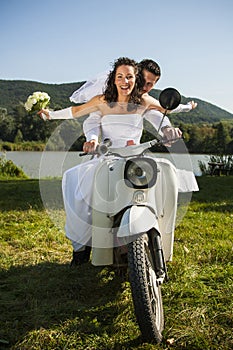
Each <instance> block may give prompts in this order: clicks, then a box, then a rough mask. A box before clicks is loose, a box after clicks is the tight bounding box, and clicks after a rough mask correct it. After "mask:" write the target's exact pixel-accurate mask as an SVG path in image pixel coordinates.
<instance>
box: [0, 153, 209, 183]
mask: <svg viewBox="0 0 233 350" xmlns="http://www.w3.org/2000/svg"><path fill="white" fill-rule="evenodd" d="M1 155H2V152H0V156H1ZM5 155H6V158H7V159H8V160H12V161H13V162H14V163H15V164H16V165H17V166H19V167H20V168H22V169H23V171H24V172H25V174H27V175H28V176H29V177H30V178H32V179H38V178H46V177H61V176H62V175H63V173H64V171H65V170H67V169H69V168H71V167H73V166H75V165H77V164H79V163H81V162H83V161H86V160H87V159H90V157H89V158H88V157H80V156H79V152H6V153H5ZM153 155H154V156H156V157H160V158H161V157H162V158H168V159H170V160H171V161H172V162H173V163H174V164H175V165H176V166H177V167H178V168H180V169H189V170H190V169H191V168H192V169H193V172H194V174H195V175H196V176H201V171H200V168H199V161H201V162H203V163H205V164H207V163H208V161H209V158H210V156H209V155H206V154H191V155H189V154H170V153H155V154H153Z"/></svg>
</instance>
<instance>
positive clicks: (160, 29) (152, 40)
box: [0, 0, 233, 113]
mask: <svg viewBox="0 0 233 350" xmlns="http://www.w3.org/2000/svg"><path fill="white" fill-rule="evenodd" d="M232 18H233V1H232V0H202V1H187V0H176V1H174V0H147V1H138V0H118V1H111V0H108V1H107V0H82V1H81V0H65V1H62V0H61V1H57V0H47V1H46V0H40V1H29V0H0V45H1V51H0V79H10V80H12V79H22V80H33V81H40V82H48V83H69V82H76V81H82V80H87V79H89V78H91V77H93V76H95V75H97V74H98V73H100V72H103V71H105V70H107V69H109V68H110V67H111V63H112V62H113V61H114V60H115V59H116V58H118V57H120V56H128V57H131V58H134V59H135V60H137V61H139V60H141V59H142V58H152V59H154V60H155V61H157V62H158V63H159V65H160V66H161V69H162V77H161V79H160V81H159V82H158V84H157V88H158V89H163V88H166V87H169V86H172V87H175V88H176V89H178V90H179V91H180V93H181V94H182V95H184V96H186V97H196V98H200V99H202V100H204V101H208V102H210V103H213V104H216V105H217V106H219V107H221V108H223V109H225V110H227V111H229V112H231V113H233V44H232V42H233V20H232ZM0 93H1V92H0Z"/></svg>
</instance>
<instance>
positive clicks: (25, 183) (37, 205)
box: [0, 179, 63, 211]
mask: <svg viewBox="0 0 233 350" xmlns="http://www.w3.org/2000/svg"><path fill="white" fill-rule="evenodd" d="M41 189H42V190H43V192H45V191H46V192H47V196H48V198H51V199H53V197H54V193H55V196H56V198H57V199H58V200H57V201H58V202H59V207H60V208H61V207H62V206H63V204H62V190H61V180H58V179H46V180H40V181H39V180H35V179H34V180H31V179H19V180H0V209H1V211H8V210H12V209H14V210H28V209H29V208H34V209H36V210H41V209H43V208H44V204H43V201H42V199H41Z"/></svg>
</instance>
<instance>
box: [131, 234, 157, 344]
mask: <svg viewBox="0 0 233 350" xmlns="http://www.w3.org/2000/svg"><path fill="white" fill-rule="evenodd" d="M155 234H156V233H155V232H153V231H152V232H150V233H149V234H147V233H144V234H142V235H141V236H140V237H139V238H138V239H136V240H135V241H134V242H132V243H130V244H128V266H129V281H130V284H131V290H132V297H133V303H134V309H135V314H136V318H137V322H138V325H139V328H140V330H141V333H142V337H143V339H144V340H145V341H147V342H154V341H156V342H157V343H159V342H161V340H162V331H163V329H164V315H163V303H162V295H161V287H160V284H159V283H158V279H157V276H156V273H155V271H156V268H155V262H154V261H155V259H154V252H155V247H154V244H155V239H154V237H155Z"/></svg>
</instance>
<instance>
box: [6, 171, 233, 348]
mask: <svg viewBox="0 0 233 350" xmlns="http://www.w3.org/2000/svg"><path fill="white" fill-rule="evenodd" d="M45 181H48V183H49V181H51V180H45ZM56 181H58V182H59V180H56ZM198 182H199V185H200V192H198V193H195V194H194V195H193V198H192V201H191V203H190V206H189V209H188V211H187V213H186V215H185V217H184V219H183V220H182V222H181V223H180V224H179V226H178V227H177V230H176V235H175V237H176V239H175V246H174V259H173V262H172V263H170V264H169V276H170V280H169V282H167V283H166V284H164V285H163V287H162V291H163V301H164V311H165V330H164V340H163V342H162V344H160V345H153V344H146V343H142V341H141V337H140V331H139V329H138V326H137V323H136V320H135V316H134V310H133V306H132V299H131V293H130V286H129V283H128V279H127V276H124V277H122V276H117V275H116V274H115V271H114V270H112V269H111V268H107V267H106V268H103V267H94V266H92V265H91V264H90V263H88V264H86V265H83V266H81V267H80V268H79V269H77V270H73V269H70V267H69V262H70V258H71V253H72V248H71V246H70V243H69V241H68V240H67V239H66V238H65V237H64V233H63V232H62V231H61V230H59V229H58V228H57V227H56V226H55V225H54V223H53V222H52V221H51V220H50V218H49V216H48V215H47V213H46V211H45V209H44V207H43V204H42V201H41V199H40V191H39V183H38V181H37V180H8V181H0V194H1V195H0V208H1V213H0V225H1V230H0V267H1V270H0V349H12V350H65V349H66V350H71V349H72V350H73V349H80V350H83V349H88V350H106V349H115V350H118V349H119V350H120V349H127V350H128V349H179V350H181V349H193V350H199V349H200V350H205V349H206V350H207V349H208V350H209V349H218V350H227V349H233V332H232V328H233V302H232V299H233V264H232V263H233V258H232V256H233V243H232V241H233V233H232V232H233V200H232V199H233V177H230V176H229V177H225V176H222V177H208V176H206V177H201V178H198ZM57 184H58V183H57ZM48 188H49V187H48ZM58 214H59V213H58ZM61 215H62V213H61Z"/></svg>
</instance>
